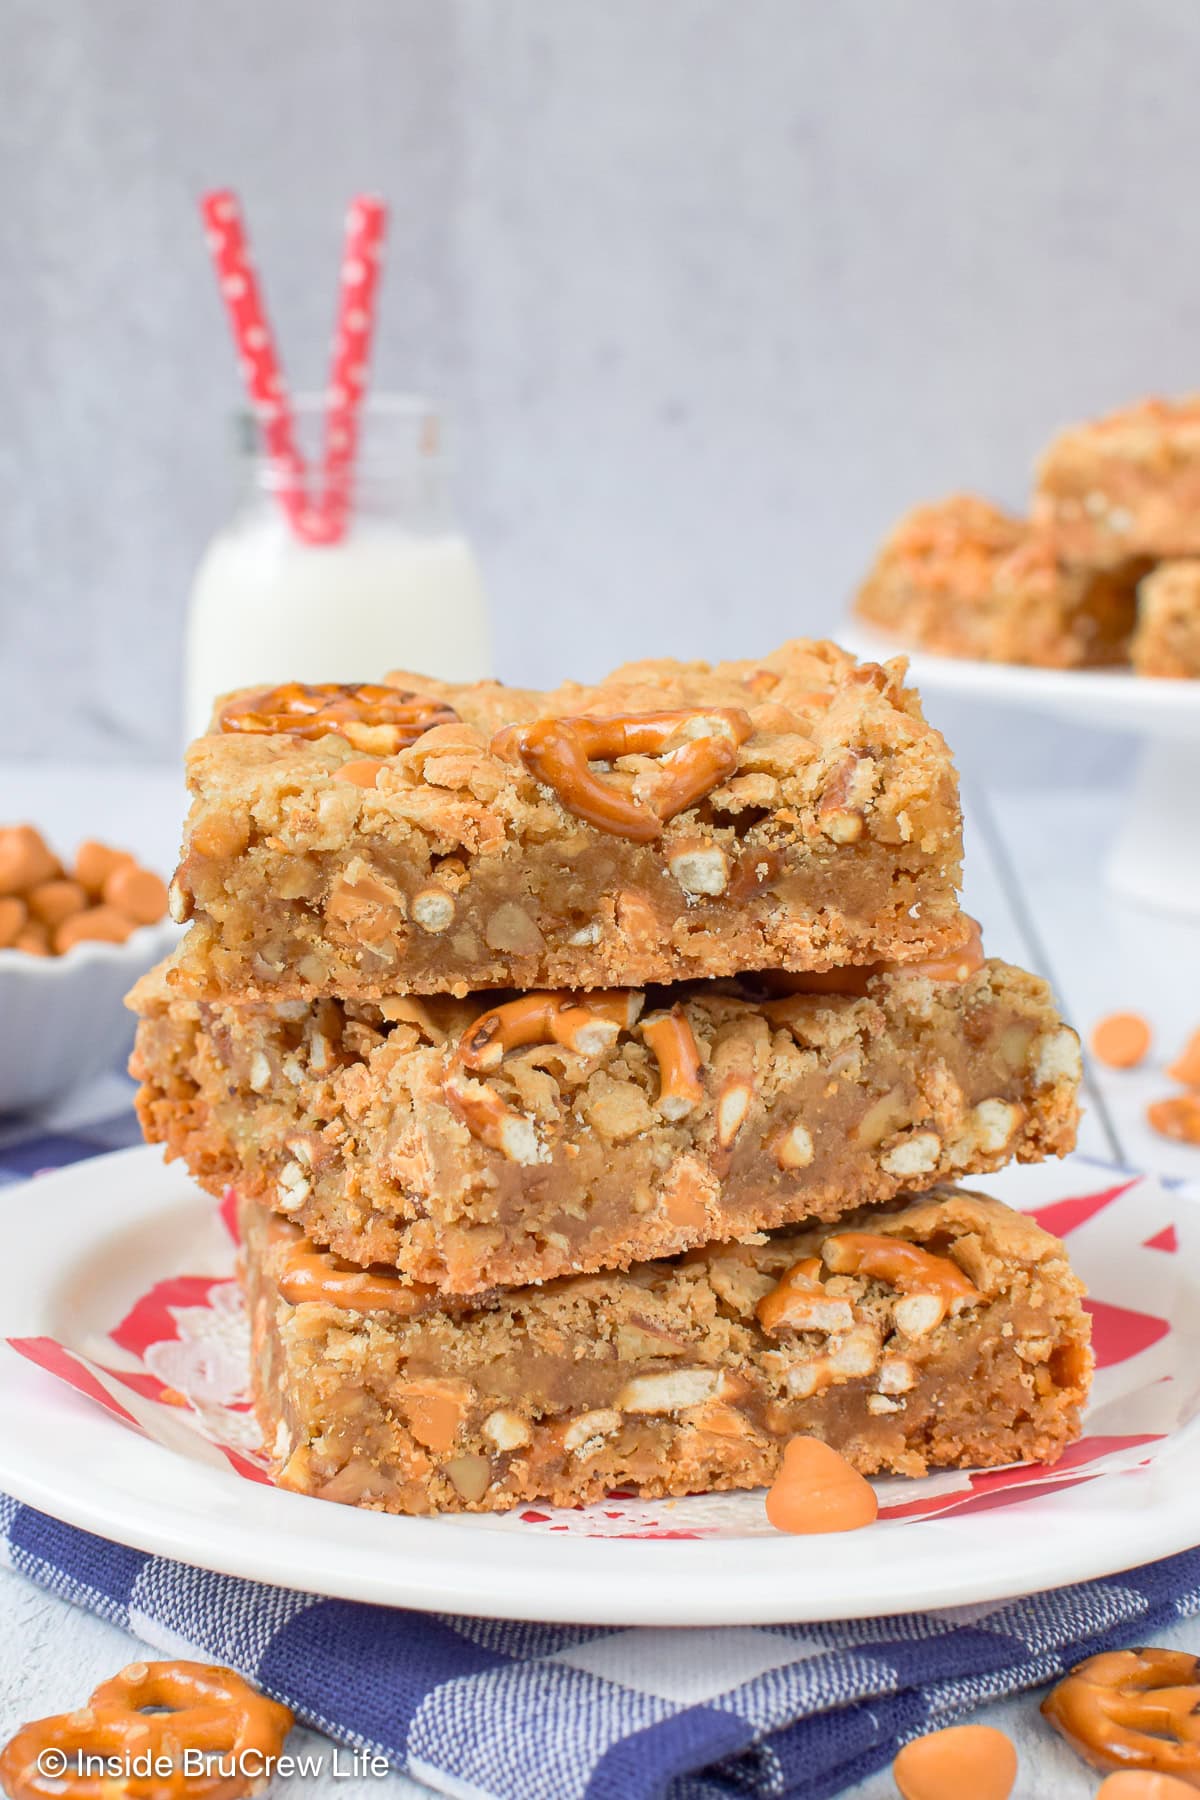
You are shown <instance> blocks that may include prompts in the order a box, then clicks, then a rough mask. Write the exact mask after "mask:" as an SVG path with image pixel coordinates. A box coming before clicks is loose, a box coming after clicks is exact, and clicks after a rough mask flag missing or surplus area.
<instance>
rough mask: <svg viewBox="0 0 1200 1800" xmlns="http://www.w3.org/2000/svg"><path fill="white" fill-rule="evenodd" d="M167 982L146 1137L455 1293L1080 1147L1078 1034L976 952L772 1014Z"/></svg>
mask: <svg viewBox="0 0 1200 1800" xmlns="http://www.w3.org/2000/svg"><path fill="white" fill-rule="evenodd" d="M168 977H169V965H167V966H166V968H165V969H160V970H158V971H156V972H155V973H153V974H152V975H151V976H149V977H147V978H146V979H145V980H144V981H143V982H142V983H141V984H140V985H139V987H138V988H137V989H136V990H135V992H134V995H133V996H132V1004H134V1006H135V1007H136V1008H137V1009H138V1010H139V1011H140V1012H141V1013H142V1014H143V1018H142V1022H141V1024H140V1025H139V1028H138V1039H137V1049H136V1051H135V1056H134V1062H133V1065H132V1067H133V1070H134V1073H135V1074H136V1075H138V1076H139V1077H140V1079H141V1081H142V1084H143V1085H142V1088H141V1091H140V1094H139V1096H138V1110H139V1114H140V1116H141V1120H142V1126H143V1129H144V1131H145V1134H146V1136H147V1138H148V1139H150V1141H151V1142H160V1143H165V1144H166V1145H167V1148H168V1152H169V1153H170V1154H171V1155H174V1156H182V1157H183V1158H184V1159H185V1160H186V1162H187V1164H188V1166H189V1168H190V1169H191V1170H192V1172H193V1173H194V1174H195V1175H196V1176H197V1178H198V1179H199V1180H200V1181H202V1182H203V1183H204V1185H205V1186H206V1187H208V1188H209V1189H210V1190H211V1191H212V1192H213V1193H218V1194H219V1193H221V1192H222V1191H223V1190H224V1189H225V1188H226V1187H227V1186H229V1185H232V1186H235V1187H236V1188H237V1189H238V1191H239V1192H241V1193H243V1194H245V1195H247V1196H250V1197H253V1198H256V1199H259V1200H262V1201H264V1202H266V1203H267V1204H269V1205H271V1206H273V1207H274V1208H275V1209H276V1210H278V1211H280V1212H282V1213H286V1214H287V1215H289V1216H290V1217H291V1218H292V1219H293V1220H295V1221H296V1222H298V1223H299V1224H300V1225H302V1226H303V1228H304V1230H305V1231H306V1232H307V1233H308V1234H309V1235H310V1236H311V1237H313V1238H314V1239H316V1240H317V1241H318V1242H319V1243H322V1244H326V1245H330V1246H332V1248H333V1249H334V1250H335V1251H337V1252H338V1253H339V1254H341V1255H343V1256H345V1257H347V1258H348V1259H350V1260H351V1261H353V1262H356V1263H359V1264H367V1263H379V1264H386V1265H389V1266H391V1267H392V1268H395V1269H398V1270H399V1271H401V1272H402V1273H403V1275H404V1276H405V1277H406V1278H407V1279H409V1280H413V1281H420V1282H425V1283H432V1284H434V1285H436V1286H437V1287H438V1288H439V1289H441V1290H442V1291H444V1292H446V1293H463V1294H469V1293H477V1292H479V1291H481V1290H484V1289H487V1288H490V1287H492V1286H494V1285H496V1284H503V1283H524V1282H530V1281H541V1280H544V1279H547V1278H550V1277H553V1276H558V1275H563V1274H567V1273H570V1272H575V1271H581V1270H589V1269H597V1268H609V1267H623V1266H626V1265H627V1264H629V1263H631V1262H635V1261H639V1260H642V1259H646V1258H649V1257H654V1256H661V1255H669V1254H671V1253H673V1252H675V1251H679V1250H683V1249H685V1248H687V1247H688V1246H690V1245H694V1244H699V1243H704V1242H707V1241H709V1240H712V1239H728V1238H744V1237H746V1236H747V1235H748V1234H750V1233H752V1232H754V1231H757V1230H759V1229H761V1228H764V1227H769V1226H776V1225H782V1224H787V1223H790V1222H792V1221H794V1220H796V1219H799V1218H805V1217H816V1218H821V1219H833V1218H836V1217H838V1216H839V1215H840V1214H842V1213H844V1212H846V1211H847V1210H849V1209H851V1208H852V1207H855V1206H857V1205H861V1204H864V1203H866V1202H875V1201H886V1200H888V1199H889V1198H890V1197H891V1196H893V1195H894V1194H895V1193H897V1192H898V1191H899V1190H901V1189H904V1188H907V1189H910V1190H911V1189H913V1188H924V1187H930V1186H932V1185H933V1184H934V1183H935V1182H937V1181H939V1180H945V1179H951V1178H955V1177H959V1176H961V1175H963V1174H967V1173H978V1172H979V1171H982V1170H990V1169H997V1168H999V1167H1000V1166H1001V1165H1002V1164H1003V1163H1005V1162H1006V1161H1008V1160H1009V1159H1010V1158H1011V1157H1014V1156H1015V1157H1017V1158H1019V1159H1021V1160H1023V1161H1036V1160H1038V1159H1040V1158H1042V1157H1045V1156H1051V1155H1062V1154H1064V1153H1065V1152H1066V1151H1067V1150H1069V1149H1070V1148H1071V1147H1072V1145H1073V1143H1074V1136H1075V1125H1076V1118H1077V1108H1076V1087H1077V1082H1078V1079H1079V1073H1080V1063H1079V1044H1078V1040H1077V1038H1076V1036H1075V1033H1074V1032H1073V1031H1071V1030H1070V1029H1069V1028H1068V1027H1066V1026H1065V1025H1063V1024H1062V1022H1061V1020H1060V1019H1059V1017H1058V1015H1057V1013H1056V1011H1055V1008H1054V1004H1053V1000H1052V998H1051V995H1050V993H1049V990H1048V989H1047V987H1046V985H1045V983H1044V982H1042V981H1040V980H1039V979H1037V978H1036V977H1035V976H1032V975H1027V974H1025V973H1023V972H1022V971H1021V970H1019V969H1014V968H1011V967H1009V966H1008V965H1007V964H1005V963H1002V962H996V961H989V962H983V961H982V957H981V955H980V954H979V953H978V952H976V954H975V955H974V956H970V955H968V956H965V957H964V959H963V960H961V961H959V962H951V963H947V964H945V965H933V966H932V969H930V968H929V967H926V968H924V969H917V970H915V971H914V970H913V969H911V968H910V967H909V966H907V965H906V966H902V967H901V968H899V969H890V970H882V971H880V972H878V973H871V972H870V971H848V972H847V971H843V972H840V973H839V974H838V975H837V976H834V977H826V978H824V982H825V983H828V982H829V981H836V982H837V983H839V984H840V985H842V986H856V987H858V989H859V990H860V991H859V992H857V993H853V992H850V993H846V992H843V993H828V992H824V993H811V992H809V993H803V992H802V993H792V994H782V995H780V994H776V996H775V997H774V998H771V997H769V996H768V994H767V992H766V991H765V988H764V987H763V986H761V985H760V988H759V992H758V994H757V996H755V995H753V993H752V992H751V990H750V988H749V986H748V984H747V983H745V982H743V983H742V984H740V985H739V984H735V983H733V982H728V983H699V984H696V985H694V986H691V987H683V988H673V989H666V990H659V991H657V992H656V991H654V990H651V991H650V992H648V993H647V992H644V991H642V990H633V991H630V990H606V991H603V992H600V993H591V994H587V993H584V994H574V995H572V994H548V993H533V994H525V995H522V996H519V997H518V998H516V999H515V1000H510V999H508V998H505V997H503V996H501V997H495V996H491V995H476V996H474V997H472V998H469V999H467V1000H464V1001H458V1000H455V999H453V998H451V997H449V996H433V997H426V998H424V999H418V998H414V997H413V996H396V997H393V998H390V999H383V1000H380V1001H378V1002H348V1001H334V1000H324V1001H319V1002H311V1003H310V1002H305V1001H284V1002H277V1003H275V1004H274V1005H272V1006H239V1007H233V1006H222V1005H213V1004H208V1003H197V1002H194V1001H184V1000H180V999H178V998H175V997H173V995H172V990H171V986H170V982H169V978H168ZM935 977H936V978H935ZM795 979H797V980H804V979H805V978H795ZM807 980H808V983H809V984H810V985H811V984H812V983H813V982H821V981H822V978H819V977H816V978H807ZM778 985H779V984H778V981H777V980H775V981H773V982H772V983H771V986H772V987H777V986H778ZM793 985H794V983H793Z"/></svg>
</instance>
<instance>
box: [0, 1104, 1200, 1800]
mask: <svg viewBox="0 0 1200 1800" xmlns="http://www.w3.org/2000/svg"><path fill="white" fill-rule="evenodd" d="M135 1136H136V1133H135V1132H134V1130H133V1129H132V1127H131V1125H130V1122H129V1120H128V1118H127V1117H125V1116H122V1117H121V1118H120V1119H114V1120H109V1121H106V1122H105V1123H104V1124H102V1125H100V1126H96V1127H90V1128H88V1130H86V1131H83V1132H63V1133H59V1134H56V1135H54V1136H49V1135H42V1136H39V1137H37V1138H34V1139H26V1140H24V1141H22V1142H12V1141H10V1142H9V1143H8V1144H7V1145H5V1144H3V1143H2V1142H0V1185H2V1184H3V1183H4V1182H6V1181H12V1180H19V1179H21V1178H22V1177H23V1176H25V1175H28V1174H32V1173H33V1172H35V1171H36V1170H39V1169H43V1168H46V1167H48V1166H52V1165H56V1164H61V1163H64V1162H73V1161H78V1160H79V1159H80V1158H82V1157H84V1156H87V1155H90V1154H95V1153H97V1152H98V1151H99V1150H102V1149H103V1150H109V1149H114V1148H116V1147H117V1146H118V1145H120V1144H123V1143H127V1142H130V1141H132V1140H133V1139H134V1137H135ZM0 1562H3V1563H5V1564H7V1565H8V1566H9V1567H11V1568H12V1569H14V1570H16V1571H17V1572H18V1573H20V1574H21V1575H24V1576H27V1577H28V1578H29V1579H30V1580H32V1581H35V1582H38V1583H40V1584H41V1585H42V1586H43V1587H46V1588H48V1589H49V1590H50V1591H51V1592H53V1593H55V1594H58V1595H60V1596H61V1597H62V1598H64V1599H66V1600H70V1601H73V1602H74V1603H75V1604H76V1605H79V1606H83V1607H87V1608H89V1609H90V1610H91V1611H92V1612H95V1613H99V1614H100V1615H102V1616H103V1617H104V1618H106V1619H108V1620H110V1621H112V1622H113V1623H114V1624H117V1625H121V1626H124V1627H125V1628H126V1629H128V1630H129V1631H132V1632H134V1633H135V1634H136V1635H137V1636H139V1637H141V1638H143V1639H144V1640H145V1641H146V1642H147V1643H148V1644H150V1645H152V1646H154V1647H155V1648H156V1649H161V1650H163V1651H165V1652H166V1653H167V1654H169V1655H180V1654H193V1655H196V1656H199V1657H200V1658H202V1659H203V1660H205V1661H214V1662H222V1663H228V1664H230V1665H232V1666H233V1667H234V1668H236V1669H238V1670H240V1671H241V1673H242V1674H244V1675H245V1676H247V1677H248V1679H250V1680H251V1681H253V1682H254V1683H255V1684H256V1685H257V1686H259V1687H261V1688H264V1689H265V1690H266V1691H267V1692H268V1693H270V1694H273V1695H275V1696H276V1697H277V1698H278V1699H281V1700H284V1701H286V1703H287V1704H288V1705H289V1706H291V1707H292V1708H293V1709H294V1711H295V1712H296V1713H297V1714H298V1715H299V1716H300V1717H301V1718H302V1719H304V1720H305V1721H307V1722H308V1723H309V1724H311V1725H313V1726H315V1727H316V1728H317V1729H319V1730H321V1731H324V1732H327V1733H328V1734H329V1735H330V1736H331V1737H333V1738H335V1739H337V1740H338V1741H339V1742H342V1743H345V1744H348V1745H352V1746H354V1747H356V1748H360V1749H363V1750H370V1751H373V1752H376V1753H380V1754H382V1755H384V1756H386V1757H388V1758H389V1760H390V1761H391V1762H392V1763H393V1764H394V1765H395V1766H396V1767H397V1768H399V1769H403V1770H406V1771H407V1773H408V1774H410V1775H412V1776H414V1777H415V1778H416V1779H418V1780H421V1781H424V1782H426V1783H428V1785H429V1786H431V1787H432V1788H434V1789H436V1790H437V1791H438V1792H441V1793H445V1794H451V1795H456V1796H460V1797H462V1800H734V1797H735V1796H738V1797H742V1800H745V1797H746V1796H762V1797H764V1800H766V1797H768V1796H769V1797H771V1800H776V1797H778V1800H826V1797H827V1796H832V1795H836V1794H840V1793H842V1792H844V1790H845V1789H846V1788H848V1787H851V1786H853V1785H854V1784H855V1783H856V1782H858V1781H861V1780H863V1779H864V1778H865V1777H866V1776H868V1775H870V1774H871V1773H872V1772H873V1771H875V1770H877V1769H879V1768H882V1767H885V1766H886V1765H887V1764H888V1763H889V1762H890V1761H891V1760H892V1758H893V1757H894V1756H895V1754H896V1752H897V1750H898V1749H899V1747H900V1746H901V1744H903V1743H905V1742H906V1741H907V1740H908V1739H909V1738H912V1737H916V1736H918V1735H920V1733H922V1732H924V1731H928V1730H931V1729H935V1728H937V1727H939V1726H942V1725H946V1724H950V1723H952V1722H953V1721H954V1720H955V1719H957V1718H959V1717H961V1716H962V1715H963V1714H965V1713H967V1712H970V1711H972V1710H973V1709H974V1708H976V1707H977V1706H980V1705H982V1704H984V1703H985V1702H987V1701H991V1700H996V1699H1000V1698H1002V1697H1004V1696H1006V1695H1009V1694H1014V1693H1019V1692H1021V1691H1023V1690H1025V1689H1028V1688H1032V1687H1036V1686H1039V1685H1040V1684H1042V1683H1044V1682H1047V1681H1050V1680H1052V1679H1053V1678H1054V1677H1056V1676H1057V1675H1058V1674H1059V1673H1060V1672H1061V1671H1062V1670H1064V1669H1066V1668H1068V1667H1069V1666H1070V1665H1071V1664H1072V1663H1074V1662H1078V1661H1079V1660H1080V1659H1081V1658H1082V1657H1084V1656H1089V1655H1092V1654H1093V1653H1094V1652H1096V1651H1099V1650H1107V1649H1112V1648H1116V1647H1118V1646H1121V1645H1125V1644H1129V1643H1134V1642H1146V1641H1149V1640H1152V1639H1153V1638H1154V1637H1155V1635H1156V1634H1158V1633H1160V1632H1161V1631H1163V1630H1165V1629H1167V1628H1168V1627H1169V1626H1170V1625H1172V1624H1173V1623H1175V1622H1176V1621H1177V1620H1179V1619H1182V1618H1185V1617H1186V1616H1188V1615H1189V1614H1192V1613H1195V1612H1197V1611H1200V1550H1195V1551H1188V1552H1186V1553H1185V1554H1183V1555H1180V1556H1175V1557H1171V1558H1169V1559H1168V1560H1166V1561H1164V1562H1159V1563H1152V1564H1150V1565H1148V1566H1147V1567H1145V1568H1141V1569H1136V1570H1134V1571H1132V1572H1130V1573H1128V1574H1125V1575H1120V1576H1114V1577H1111V1578H1109V1579H1106V1580H1102V1581H1092V1582H1086V1583H1082V1584H1080V1585H1079V1586H1076V1587H1071V1588H1062V1589H1060V1590H1058V1591H1057V1592H1054V1593H1049V1594H1041V1595H1035V1596H1034V1597H1032V1598H1030V1599H1026V1600H1016V1601H1007V1602H1002V1603H997V1604H994V1605H989V1606H971V1607H963V1608H958V1609H956V1610H954V1611H948V1612H939V1613H925V1614H922V1613H909V1614H905V1615H903V1616H901V1617H899V1618H891V1619H870V1620H859V1621H849V1622H846V1623H839V1624H830V1625H773V1626H762V1627H740V1628H736V1629H735V1628H723V1629H720V1630H691V1631H665V1630H645V1629H639V1630H622V1629H620V1628H614V1627H611V1626H602V1627H601V1626H560V1625H539V1624H535V1623H531V1624H520V1623H510V1622H503V1621H493V1620H487V1619H467V1618H458V1617H453V1616H451V1615H448V1614H421V1613H411V1612H402V1611H398V1610H394V1609H389V1608H384V1607H371V1606H364V1605H361V1604H356V1603H351V1602H349V1601H344V1600H326V1599H321V1598H319V1597H316V1596H313V1595H311V1594H298V1593H292V1592H289V1591H287V1590H286V1589H282V1588H273V1587H264V1586H261V1585H259V1584H257V1583H255V1582H250V1581H241V1580H236V1579H234V1578H232V1577H230V1576H224V1575H213V1574H210V1573H207V1572H206V1571H204V1570H200V1569H193V1568H190V1567H188V1566H186V1565H184V1564H182V1563H174V1562H168V1561H165V1560H164V1559H163V1558H161V1557H156V1556H150V1555H147V1554H145V1553H144V1552H142V1551H140V1550H130V1549H126V1548H124V1547H123V1546H121V1545H119V1544H111V1543H108V1542H107V1541H105V1540H104V1539H102V1538H97V1537H92V1536H91V1535H89V1534H88V1533H87V1532H83V1531H77V1530H75V1529H74V1528H72V1527H71V1526H67V1525H62V1524H60V1523H58V1521H57V1520H54V1519H50V1518H47V1517H45V1516H44V1515H43V1514H41V1513H37V1512H35V1511H33V1510H32V1509H31V1508H30V1507H26V1506H21V1505H18V1504H17V1503H16V1502H15V1501H12V1500H7V1499H4V1498H3V1497H2V1496H0Z"/></svg>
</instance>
